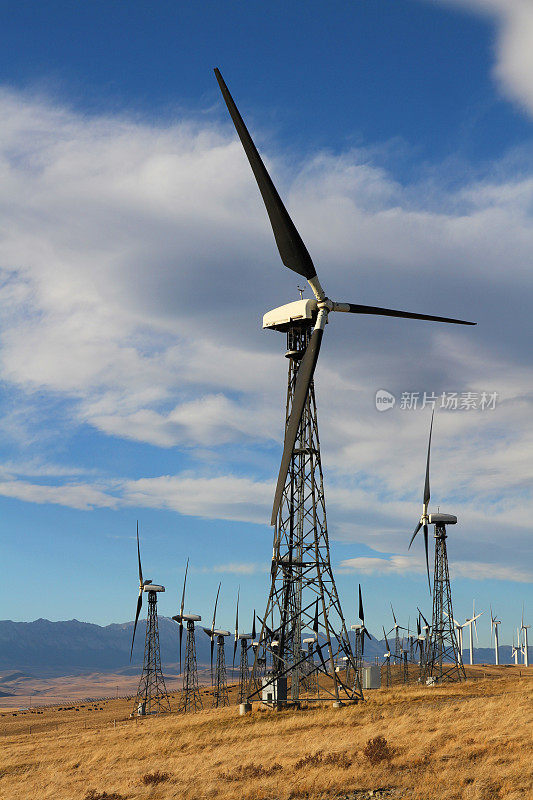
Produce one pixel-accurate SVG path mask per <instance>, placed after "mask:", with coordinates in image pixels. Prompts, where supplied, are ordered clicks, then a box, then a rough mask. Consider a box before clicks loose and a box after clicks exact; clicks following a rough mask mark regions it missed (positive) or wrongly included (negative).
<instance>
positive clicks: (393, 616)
mask: <svg viewBox="0 0 533 800" xmlns="http://www.w3.org/2000/svg"><path fill="white" fill-rule="evenodd" d="M390 610H391V611H392V618H393V620H394V624H395V625H396V624H397V623H396V617H395V615H394V609H393V607H392V603H391V604H390Z"/></svg>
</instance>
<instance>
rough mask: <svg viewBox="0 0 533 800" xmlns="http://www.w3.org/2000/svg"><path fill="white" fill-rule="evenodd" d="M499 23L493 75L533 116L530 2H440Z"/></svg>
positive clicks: (492, 0)
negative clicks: (481, 14) (476, 13)
mask: <svg viewBox="0 0 533 800" xmlns="http://www.w3.org/2000/svg"><path fill="white" fill-rule="evenodd" d="M441 2H444V3H446V4H448V5H449V4H452V5H459V6H463V7H466V8H470V9H474V10H479V11H481V12H482V13H484V14H488V15H490V16H491V17H493V18H494V19H495V20H496V31H497V33H496V43H495V48H494V49H495V60H496V63H495V66H494V75H495V78H496V80H497V81H498V82H499V84H500V86H501V88H502V90H503V92H504V93H505V94H506V95H507V96H508V97H510V98H512V99H513V100H515V101H516V102H517V103H518V104H519V105H521V106H522V107H523V108H524V109H526V110H527V111H528V112H529V113H530V114H531V113H533V5H532V4H531V2H530V0H441Z"/></svg>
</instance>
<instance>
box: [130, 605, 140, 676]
mask: <svg viewBox="0 0 533 800" xmlns="http://www.w3.org/2000/svg"><path fill="white" fill-rule="evenodd" d="M142 604H143V593H142V591H140V592H139V597H138V598H137V611H136V613H135V622H134V623H133V636H132V637H131V650H130V661H131V657H132V655H133V643H134V641H135V631H136V630H137V622H138V621H139V614H140V613H141V608H142Z"/></svg>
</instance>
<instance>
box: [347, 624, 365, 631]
mask: <svg viewBox="0 0 533 800" xmlns="http://www.w3.org/2000/svg"><path fill="white" fill-rule="evenodd" d="M362 627H363V626H362V625H350V630H351V631H360V630H361V628H362Z"/></svg>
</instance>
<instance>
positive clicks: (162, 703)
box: [134, 592, 170, 714]
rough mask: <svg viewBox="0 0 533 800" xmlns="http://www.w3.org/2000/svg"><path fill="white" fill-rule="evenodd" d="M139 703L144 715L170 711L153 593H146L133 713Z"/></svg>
mask: <svg viewBox="0 0 533 800" xmlns="http://www.w3.org/2000/svg"><path fill="white" fill-rule="evenodd" d="M141 703H142V704H144V713H146V714H156V713H158V712H160V711H170V700H169V697H168V694H167V687H166V685H165V679H164V677H163V672H162V671H161V654H160V650H159V629H158V626H157V594H156V593H155V592H148V616H147V618H146V635H145V637H144V661H143V671H142V674H141V679H140V681H139V686H138V688H137V695H136V697H135V706H134V713H135V712H136V711H137V710H138V708H139V705H140V704H141Z"/></svg>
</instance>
